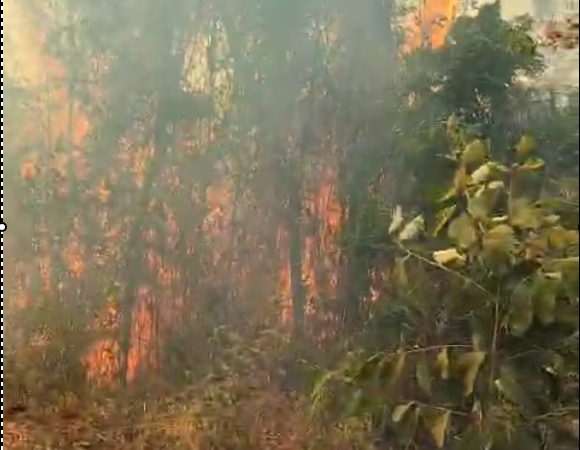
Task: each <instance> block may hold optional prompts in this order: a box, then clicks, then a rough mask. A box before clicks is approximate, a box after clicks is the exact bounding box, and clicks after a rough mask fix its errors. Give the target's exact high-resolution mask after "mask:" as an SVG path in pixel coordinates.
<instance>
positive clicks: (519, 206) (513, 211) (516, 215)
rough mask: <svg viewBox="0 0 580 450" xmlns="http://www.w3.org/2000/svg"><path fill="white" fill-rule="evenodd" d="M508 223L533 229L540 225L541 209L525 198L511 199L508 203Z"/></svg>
mask: <svg viewBox="0 0 580 450" xmlns="http://www.w3.org/2000/svg"><path fill="white" fill-rule="evenodd" d="M509 209H510V211H509V217H510V223H511V224H512V225H513V226H514V227H517V228H521V229H525V230H529V229H532V230H535V229H538V228H540V227H541V226H542V219H543V214H542V210H541V209H539V208H536V206H535V205H534V204H533V203H532V202H531V201H530V200H529V199H527V198H519V199H516V200H513V201H512V202H511V203H510V205H509Z"/></svg>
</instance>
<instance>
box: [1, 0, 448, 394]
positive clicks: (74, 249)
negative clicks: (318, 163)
mask: <svg viewBox="0 0 580 450" xmlns="http://www.w3.org/2000/svg"><path fill="white" fill-rule="evenodd" d="M9 4H11V7H12V8H13V9H14V11H15V12H14V13H13V15H14V16H15V17H20V20H21V22H19V23H20V24H21V25H20V29H21V30H24V31H23V32H22V33H21V35H20V36H19V39H21V41H20V42H19V45H20V46H22V48H24V49H25V50H26V51H20V53H21V54H23V55H26V57H27V59H26V60H25V61H23V62H22V63H23V67H22V68H23V69H24V71H25V78H26V79H27V80H28V81H29V82H30V83H32V84H34V85H38V86H40V85H42V84H43V83H45V82H46V79H47V77H48V78H50V79H54V80H63V79H64V78H65V76H66V73H65V72H66V71H65V69H64V68H63V66H62V65H61V64H59V62H58V61H56V60H54V59H51V58H48V57H47V56H46V55H45V53H44V51H43V49H42V45H43V41H44V34H46V32H47V30H45V29H44V28H43V27H42V26H40V25H41V23H43V22H44V19H43V18H41V17H38V14H39V13H41V12H42V11H43V9H42V8H41V7H39V6H38V5H36V7H35V8H33V10H34V12H35V14H36V17H34V16H31V15H30V14H29V13H30V12H31V11H29V10H26V7H25V6H23V4H20V3H17V2H9ZM456 7H457V1H456V0H427V1H426V2H424V4H423V5H422V6H421V7H420V8H419V10H418V11H417V12H416V14H414V15H413V17H412V18H411V19H410V20H411V23H410V24H409V30H408V31H409V38H408V41H407V44H406V50H412V49H415V48H417V47H419V46H422V45H432V46H435V47H437V46H440V45H442V44H443V42H444V39H445V36H446V33H447V32H448V30H449V28H450V26H451V23H452V21H453V19H454V17H455V13H456ZM60 84H61V86H60V87H59V86H58V85H57V86H56V87H54V88H53V90H52V93H51V96H52V97H53V100H54V101H56V104H57V105H59V109H58V112H57V113H56V115H55V114H54V112H52V113H51V114H52V117H51V126H50V132H49V133H48V134H47V143H48V144H47V145H48V147H53V146H56V145H58V142H59V140H61V139H62V137H63V136H68V140H70V142H71V143H72V145H73V146H75V147H80V146H81V144H82V143H83V140H84V139H85V138H86V137H87V136H88V135H89V131H90V125H89V119H88V117H87V116H86V115H85V114H84V113H83V111H82V110H81V109H80V108H79V106H78V105H76V104H73V105H70V104H69V103H70V101H71V100H70V99H69V98H68V95H67V90H66V87H63V86H62V83H60ZM177 145H178V147H180V145H179V144H177ZM120 153H121V157H122V158H125V157H126V156H123V155H122V153H123V152H120ZM148 154H149V150H148V149H146V148H144V149H142V153H141V154H140V156H141V157H140V158H138V159H139V160H138V161H137V160H135V161H130V160H127V161H124V162H123V164H129V165H131V166H132V167H133V168H134V171H135V179H136V182H137V184H138V185H141V184H142V183H143V177H144V173H145V166H144V164H145V161H146V159H147V157H148V156H147V155H148ZM73 156H74V161H75V165H76V166H77V169H76V171H75V173H76V176H77V177H82V173H83V172H84V168H83V162H82V160H83V155H82V152H79V151H75V152H74V154H73ZM34 158H36V159H38V155H37V154H34V155H33V156H32V159H30V160H29V161H28V162H27V163H26V164H25V165H24V166H23V167H22V177H23V178H26V179H33V178H35V177H36V176H37V175H38V173H37V168H38V164H39V163H38V162H35V160H34ZM62 158H64V156H63V157H61V159H62ZM67 164H69V161H68V160H62V161H60V163H58V164H57V166H59V167H57V170H59V171H60V172H61V175H62V176H63V177H64V176H66V169H65V166H66V165H67ZM174 175H175V174H174ZM174 179H175V180H176V181H175V183H176V184H175V187H176V188H177V187H179V180H178V179H177V178H176V177H175V176H174ZM169 181H170V182H172V181H171V180H169ZM232 189H233V187H232V186H227V187H217V186H209V187H208V189H207V198H208V213H207V216H206V218H205V220H204V224H203V228H204V233H205V234H206V235H208V236H211V237H212V239H213V243H214V245H213V247H212V252H213V253H212V258H213V264H214V265H218V264H219V261H220V258H221V253H222V252H224V251H225V250H226V248H225V247H227V245H228V244H229V242H230V241H231V237H230V236H228V233H231V230H233V226H234V225H233V223H232V222H231V220H232V211H231V210H232V202H233V191H232ZM335 190H336V174H335V173H333V172H332V171H329V172H328V173H327V175H326V176H325V177H324V178H323V179H322V180H320V185H319V186H318V187H317V188H316V189H314V190H313V191H312V192H311V193H310V195H309V196H307V199H306V200H305V203H304V205H303V210H304V211H308V215H309V216H310V217H309V221H310V222H311V223H316V224H318V225H315V226H314V227H310V228H308V227H305V226H303V225H300V228H302V230H301V233H302V251H301V254H302V280H301V282H303V283H304V287H305V295H306V297H307V299H308V300H309V301H307V304H308V305H309V306H308V311H309V313H314V311H313V309H312V308H313V305H314V304H315V302H314V300H316V299H320V298H333V297H336V295H337V294H338V291H337V290H338V277H339V274H338V272H339V267H340V254H339V251H338V248H337V245H336V242H337V239H338V237H339V234H340V231H341V230H340V226H341V221H342V219H343V216H344V212H343V211H342V206H341V205H340V202H339V200H338V197H337V195H336V192H335ZM66 194H67V192H63V195H66ZM95 195H96V196H97V197H98V198H99V200H100V201H101V203H102V204H103V205H105V204H107V203H108V202H109V201H110V199H111V191H110V189H109V187H108V183H107V182H106V180H104V179H102V180H101V181H100V184H99V185H98V186H97V187H96V188H95ZM162 209H163V207H162ZM160 213H161V215H163V216H170V215H171V213H170V211H165V212H163V211H161V212H160ZM167 220H168V222H167V223H166V227H167V229H168V230H173V232H170V233H169V234H171V235H172V237H171V240H172V241H173V244H172V245H171V246H175V245H176V241H177V239H178V235H179V227H177V225H176V224H175V222H174V221H173V222H172V221H171V220H170V218H168V219H167ZM296 220H297V221H300V222H301V223H302V222H303V221H302V219H301V218H299V217H297V218H296ZM306 222H307V221H306V220H305V221H304V223H306ZM117 234H118V233H117ZM118 237H119V236H117V238H118ZM288 245H289V243H288V230H287V229H285V227H284V225H280V226H279V232H278V251H279V253H280V256H279V259H280V261H281V264H280V271H279V295H280V296H281V297H282V298H283V299H284V300H283V304H284V307H283V310H282V313H281V315H282V320H283V321H284V322H286V323H290V322H291V321H292V316H291V311H292V306H291V305H292V297H293V292H292V281H291V277H292V271H291V267H290V261H289V260H288V258H287V257H286V256H285V255H287V254H288V248H287V246H288ZM63 255H64V258H65V261H66V264H67V267H68V270H69V272H70V274H71V275H72V276H74V277H77V278H80V277H81V276H82V275H83V273H84V270H85V262H84V260H83V258H85V257H86V250H83V249H82V248H81V247H80V245H79V242H78V240H76V239H75V237H74V235H71V238H70V240H69V243H68V245H67V247H66V248H65V249H64V251H63ZM153 256H154V255H153ZM150 262H151V267H150V268H149V269H150V270H152V271H157V272H158V273H159V276H160V277H161V278H167V277H171V276H172V269H171V268H170V267H167V266H165V265H164V262H163V261H162V260H161V259H160V258H158V257H155V256H154V257H153V258H152V259H151V258H150ZM238 270H241V268H238ZM45 272H47V273H48V272H49V269H48V268H46V267H45ZM173 276H174V275H173ZM45 283H49V280H48V277H47V280H46V282H45ZM161 284H163V283H161ZM48 288H49V287H48V285H47V286H46V287H45V289H48ZM137 297H138V300H137V303H136V306H135V309H134V312H133V318H132V323H133V325H132V331H131V348H130V351H129V355H128V358H129V361H128V364H127V370H128V371H129V373H128V374H127V378H128V379H135V378H136V377H137V376H138V374H139V372H140V371H143V370H151V369H152V370H155V368H156V367H157V366H158V364H159V355H158V354H157V349H158V345H157V343H156V342H155V341H156V340H158V339H162V335H160V329H159V328H158V327H157V326H156V324H157V323H158V322H159V319H158V318H157V317H155V315H156V314H158V313H159V311H161V313H162V315H163V316H164V317H167V314H166V313H163V310H164V309H168V310H169V309H174V308H175V306H174V304H173V303H174V302H172V301H169V298H166V297H167V294H160V295H159V294H156V295H154V294H153V293H152V292H151V290H150V289H148V288H147V287H146V286H141V288H140V289H139V290H138V295H137ZM118 301H119V299H116V300H115V301H109V302H108V307H107V310H106V311H104V313H103V317H101V318H100V319H99V321H98V323H100V324H101V326H103V327H105V328H106V329H107V330H109V332H111V333H112V334H115V332H117V330H118V327H119V326H120V325H119V318H118V315H119V312H118V310H117V306H116V305H118ZM173 315H174V314H173V313H172V314H169V316H172V317H173ZM166 320H167V319H166ZM103 323H107V324H108V325H106V326H105V325H103ZM162 328H163V326H161V329H162ZM120 352H121V349H120V347H119V345H118V343H117V342H116V340H115V339H113V338H106V339H103V340H100V341H98V342H96V343H95V344H94V345H93V346H92V349H91V350H90V352H89V354H88V355H86V357H85V358H84V362H85V364H86V367H87V370H88V375H89V378H91V379H94V380H96V381H98V382H99V383H108V382H109V383H113V382H116V380H118V379H119V374H118V373H117V372H118V371H119V370H121V368H120V366H119V361H120V359H121V355H120Z"/></svg>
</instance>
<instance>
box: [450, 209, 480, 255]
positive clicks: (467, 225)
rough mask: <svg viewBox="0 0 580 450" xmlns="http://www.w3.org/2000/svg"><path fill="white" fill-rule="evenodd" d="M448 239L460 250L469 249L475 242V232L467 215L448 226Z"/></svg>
mask: <svg viewBox="0 0 580 450" xmlns="http://www.w3.org/2000/svg"><path fill="white" fill-rule="evenodd" d="M449 237H450V238H451V239H453V240H454V241H455V242H456V244H457V245H458V246H459V247H461V248H469V247H471V246H472V245H473V244H475V243H476V242H477V231H476V229H475V226H474V224H473V222H472V220H471V218H470V217H469V216H468V215H467V214H462V215H461V216H459V217H458V218H456V219H455V220H453V221H452V222H451V223H450V224H449Z"/></svg>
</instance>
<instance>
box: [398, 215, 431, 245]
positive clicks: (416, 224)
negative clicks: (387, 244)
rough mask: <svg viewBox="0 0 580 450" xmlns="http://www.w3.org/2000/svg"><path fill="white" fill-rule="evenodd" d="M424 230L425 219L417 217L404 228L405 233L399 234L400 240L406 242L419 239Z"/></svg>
mask: <svg viewBox="0 0 580 450" xmlns="http://www.w3.org/2000/svg"><path fill="white" fill-rule="evenodd" d="M424 230H425V219H424V218H423V216H417V217H415V218H414V219H413V220H412V221H411V222H410V223H409V224H407V226H405V228H403V231H401V233H400V234H399V240H400V241H401V242H405V241H411V240H413V239H417V238H418V237H419V236H420V235H421V233H422V232H423V231H424Z"/></svg>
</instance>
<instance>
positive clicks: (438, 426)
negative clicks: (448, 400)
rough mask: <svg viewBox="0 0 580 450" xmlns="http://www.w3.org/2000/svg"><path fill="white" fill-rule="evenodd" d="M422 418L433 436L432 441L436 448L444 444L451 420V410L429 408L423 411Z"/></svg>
mask: <svg viewBox="0 0 580 450" xmlns="http://www.w3.org/2000/svg"><path fill="white" fill-rule="evenodd" d="M423 420H424V422H425V426H426V428H427V430H429V434H431V437H432V438H433V443H434V444H435V446H436V447H437V448H443V447H444V446H445V440H446V437H447V430H448V429H449V424H450V422H451V411H444V410H440V409H435V408H430V409H429V410H425V411H423Z"/></svg>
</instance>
